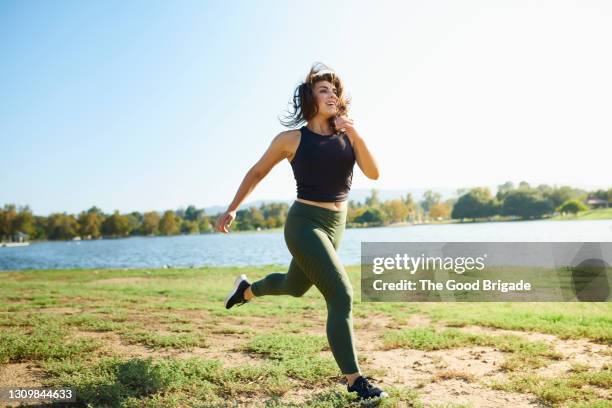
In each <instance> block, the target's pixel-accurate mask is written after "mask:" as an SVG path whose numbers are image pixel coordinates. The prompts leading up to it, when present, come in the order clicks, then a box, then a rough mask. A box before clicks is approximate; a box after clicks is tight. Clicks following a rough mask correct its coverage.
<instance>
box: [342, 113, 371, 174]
mask: <svg viewBox="0 0 612 408" xmlns="http://www.w3.org/2000/svg"><path fill="white" fill-rule="evenodd" d="M336 129H340V130H341V131H344V132H345V133H346V135H347V136H348V138H349V140H350V141H351V144H352V145H353V151H354V152H355V160H356V161H357V164H358V165H359V168H360V169H361V171H363V174H365V175H366V177H367V178H369V179H372V180H378V177H379V173H378V165H377V164H376V160H374V156H372V153H370V150H369V149H368V146H367V145H366V143H365V141H364V140H363V138H362V137H361V135H360V134H359V132H357V129H355V127H354V126H353V120H352V119H349V118H347V117H346V116H342V117H340V118H337V119H336Z"/></svg>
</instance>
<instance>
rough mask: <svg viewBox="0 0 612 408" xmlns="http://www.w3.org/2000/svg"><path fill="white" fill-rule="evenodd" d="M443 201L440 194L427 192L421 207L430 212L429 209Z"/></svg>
mask: <svg viewBox="0 0 612 408" xmlns="http://www.w3.org/2000/svg"><path fill="white" fill-rule="evenodd" d="M441 199H442V195H441V194H440V193H436V192H433V191H431V190H427V191H426V192H425V193H424V194H423V200H422V201H421V207H422V208H423V210H424V211H425V212H429V208H430V207H431V206H432V205H434V204H438V203H439V202H440V200H441Z"/></svg>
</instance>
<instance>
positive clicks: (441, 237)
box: [0, 220, 612, 271]
mask: <svg viewBox="0 0 612 408" xmlns="http://www.w3.org/2000/svg"><path fill="white" fill-rule="evenodd" d="M362 241H366V242H385V241H394V242H612V220H587V221H550V220H536V221H513V222H488V223H465V224H437V225H416V226H405V227H381V228H351V229H347V230H346V231H345V233H344V238H343V241H342V243H341V245H340V249H339V255H340V258H341V259H342V261H343V262H344V264H345V265H358V264H359V263H360V257H361V242H362ZM290 260H291V254H290V253H289V251H288V249H287V247H286V245H285V241H284V237H283V232H282V230H276V231H273V232H252V233H251V232H241V233H229V234H227V235H224V234H208V235H183V236H175V237H133V238H124V239H104V240H95V241H61V242H41V243H33V244H31V245H30V246H26V247H16V248H0V270H4V271H6V270H21V269H65V268H141V267H151V268H158V267H163V266H165V265H169V266H171V267H199V266H204V265H210V266H245V265H268V264H282V265H289V261H290Z"/></svg>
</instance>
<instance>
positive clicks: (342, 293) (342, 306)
mask: <svg viewBox="0 0 612 408" xmlns="http://www.w3.org/2000/svg"><path fill="white" fill-rule="evenodd" d="M326 301H327V304H328V307H330V308H334V309H335V311H336V312H345V313H348V312H350V311H351V310H352V308H353V289H352V288H351V287H350V286H348V287H346V286H344V287H342V288H339V289H338V290H335V291H333V292H332V293H330V294H329V295H328V296H327V298H326Z"/></svg>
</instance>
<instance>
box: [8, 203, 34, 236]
mask: <svg viewBox="0 0 612 408" xmlns="http://www.w3.org/2000/svg"><path fill="white" fill-rule="evenodd" d="M13 231H14V233H17V232H22V233H24V234H28V235H29V236H32V234H33V233H34V215H33V214H32V210H30V207H28V206H27V205H26V206H24V207H20V208H19V212H17V215H16V216H15V218H14V220H13Z"/></svg>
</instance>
